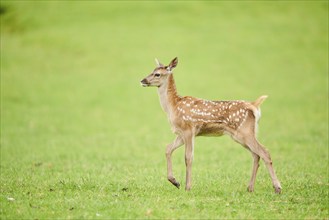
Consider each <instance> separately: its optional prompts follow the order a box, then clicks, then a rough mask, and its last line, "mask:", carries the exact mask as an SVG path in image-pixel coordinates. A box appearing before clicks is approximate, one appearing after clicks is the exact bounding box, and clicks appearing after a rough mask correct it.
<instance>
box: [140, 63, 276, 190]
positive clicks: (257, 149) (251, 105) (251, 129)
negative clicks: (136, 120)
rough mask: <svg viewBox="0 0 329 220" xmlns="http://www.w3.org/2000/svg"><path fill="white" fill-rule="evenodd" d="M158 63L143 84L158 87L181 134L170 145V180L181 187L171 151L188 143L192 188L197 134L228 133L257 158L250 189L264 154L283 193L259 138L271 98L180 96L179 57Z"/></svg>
mask: <svg viewBox="0 0 329 220" xmlns="http://www.w3.org/2000/svg"><path fill="white" fill-rule="evenodd" d="M156 63H157V67H156V68H155V69H154V70H153V72H152V73H151V74H150V75H148V76H147V77H146V78H144V79H143V80H142V81H141V84H142V86H144V87H148V86H156V87H158V94H159V97H160V104H161V106H162V108H163V110H164V111H165V112H166V113H167V116H168V119H169V122H170V124H171V128H172V130H173V132H174V133H175V134H176V135H177V137H176V139H175V140H174V142H173V143H171V144H169V145H167V149H166V158H167V174H168V180H169V181H170V182H171V183H172V184H173V185H174V186H176V187H177V188H179V187H180V184H179V182H178V181H177V180H176V179H175V177H174V176H173V172H172V161H171V155H172V153H173V151H174V150H176V149H177V148H179V147H180V146H182V145H183V144H185V164H186V185H185V189H186V190H190V189H191V177H192V161H193V150H194V138H195V137H196V136H221V135H224V134H227V135H229V136H231V137H232V138H233V140H235V141H236V142H238V143H240V144H241V145H242V146H243V147H245V148H246V149H248V150H249V151H250V152H251V154H252V157H253V159H254V163H253V168H252V174H251V179H250V183H249V186H248V191H249V192H253V191H254V184H255V180H256V174H257V170H258V167H259V159H260V158H262V159H263V160H264V162H265V164H266V167H267V169H268V171H269V173H270V176H271V178H272V183H273V187H274V189H275V192H276V193H281V185H280V182H279V180H278V178H277V176H276V174H275V172H274V169H273V166H272V160H271V157H270V154H269V152H268V151H267V150H266V149H265V148H264V147H263V146H262V145H261V144H260V143H259V142H258V141H257V139H256V131H257V123H258V120H259V118H260V108H259V106H260V105H261V104H262V102H263V101H264V100H265V99H266V98H267V96H261V97H259V98H258V99H257V100H256V101H254V102H246V101H208V100H203V99H198V98H194V97H190V96H185V97H182V96H179V95H178V94H177V90H176V85H175V81H174V77H173V72H172V71H173V69H174V68H175V67H176V66H177V63H178V59H177V57H176V58H175V59H173V60H172V61H171V62H170V64H169V65H168V66H164V65H163V64H161V63H160V62H159V61H158V60H157V59H156Z"/></svg>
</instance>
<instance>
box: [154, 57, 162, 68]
mask: <svg viewBox="0 0 329 220" xmlns="http://www.w3.org/2000/svg"><path fill="white" fill-rule="evenodd" d="M155 63H156V64H157V66H158V67H164V65H163V64H162V63H160V61H159V60H158V59H157V58H155Z"/></svg>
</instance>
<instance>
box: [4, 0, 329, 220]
mask: <svg viewBox="0 0 329 220" xmlns="http://www.w3.org/2000/svg"><path fill="white" fill-rule="evenodd" d="M0 11H1V185H0V186H1V189H0V204H1V206H0V218H1V219H51V218H57V219H80V218H86V219H87V218H88V219H118V218H128V219H132V218H139V219H145V218H150V219H156V218H160V219H201V218H202V219H218V218H225V219H229V218H236V219H246V218H247V219H264V218H267V219H328V218H329V213H328V212H329V208H328V196H329V194H328V193H329V192H328V186H329V177H328V2H327V1H315V2H311V1H310V2H308V1H301V2H299V1H292V2H290V1H289V2H285V1H281V2H240V1H237V2H226V1H223V2H112V1H109V2H103V1H99V2H88V1H81V2H77V1H69V2H62V1H49V2H41V1H35V2H33V1H1V10H0ZM175 56H178V57H179V64H178V67H177V68H176V70H175V79H176V83H177V87H178V90H179V92H180V93H181V94H182V95H193V96H197V97H202V98H207V99H217V100H220V99H246V100H254V99H256V98H257V97H258V96H260V95H263V94H267V95H269V98H268V99H267V100H266V102H265V103H264V104H263V105H262V114H263V117H262V120H261V122H260V132H259V139H260V140H261V142H262V143H264V144H265V145H266V147H267V148H268V149H269V151H270V152H271V155H272V159H273V161H274V167H275V169H276V171H277V175H278V177H279V179H280V181H281V184H282V187H283V193H282V194H281V195H276V194H274V192H273V189H272V186H271V181H270V178H269V175H268V173H267V171H266V168H265V166H264V164H263V163H261V167H260V169H259V172H258V176H257V180H256V185H255V192H254V193H248V192H247V190H246V188H247V184H248V181H249V178H250V174H251V166H252V157H251V155H250V153H249V152H247V151H246V150H244V149H243V148H242V147H240V146H239V145H238V144H236V143H235V142H233V141H232V140H230V139H229V138H228V137H222V138H198V139H197V140H196V148H195V160H194V164H193V188H192V191H191V192H185V191H184V190H183V189H180V190H177V189H176V188H174V187H173V186H172V185H170V183H169V182H168V181H167V180H166V161H165V156H164V152H165V146H166V144H168V143H170V142H171V141H172V140H173V139H174V135H173V134H172V133H171V131H170V126H169V124H168V122H167V119H166V116H165V114H164V113H163V112H162V110H161V108H160V105H159V102H158V97H157V93H156V90H155V89H146V88H142V87H141V86H140V84H139V81H140V80H141V79H142V78H143V77H145V76H146V75H147V74H148V73H150V72H151V71H152V70H153V68H154V67H155V63H154V61H153V60H154V58H155V57H157V58H159V59H160V60H161V61H162V62H164V63H167V62H169V61H170V60H171V59H172V58H173V57H175ZM173 157H174V158H173V160H174V161H173V166H174V173H175V176H176V178H177V179H178V180H179V181H180V182H181V184H182V185H184V184H185V183H184V180H185V165H184V150H183V148H181V149H178V150H177V151H176V152H175V154H174V156H173ZM11 198H12V199H11Z"/></svg>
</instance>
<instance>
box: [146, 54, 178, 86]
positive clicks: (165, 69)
mask: <svg viewBox="0 0 329 220" xmlns="http://www.w3.org/2000/svg"><path fill="white" fill-rule="evenodd" d="M155 61H156V63H157V67H156V68H155V69H154V70H153V72H152V73H151V74H150V75H148V76H147V77H145V78H144V79H143V80H142V81H141V84H142V86H144V87H148V86H156V87H160V86H161V85H163V84H164V83H165V82H167V78H168V76H169V75H170V74H172V69H174V68H175V67H176V66H177V64H178V58H177V57H176V58H174V59H173V60H172V61H171V62H170V64H169V65H168V66H164V65H163V64H162V63H160V62H159V60H157V59H155Z"/></svg>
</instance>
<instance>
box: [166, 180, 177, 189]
mask: <svg viewBox="0 0 329 220" xmlns="http://www.w3.org/2000/svg"><path fill="white" fill-rule="evenodd" d="M168 180H169V182H171V183H172V184H173V185H174V186H176V187H177V189H179V187H180V184H179V182H177V181H176V179H175V178H172V179H168Z"/></svg>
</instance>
